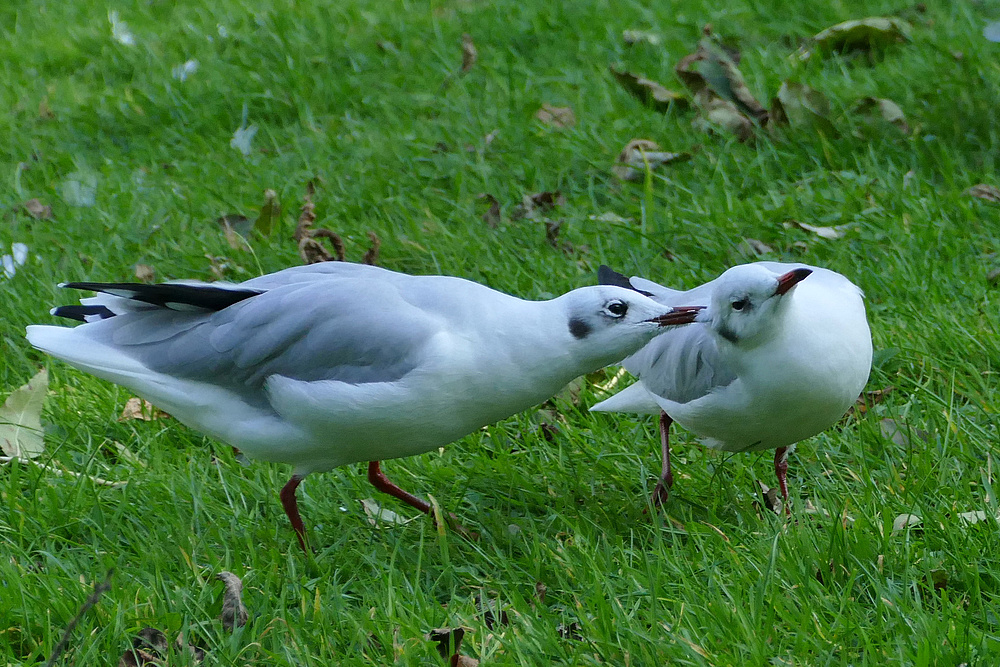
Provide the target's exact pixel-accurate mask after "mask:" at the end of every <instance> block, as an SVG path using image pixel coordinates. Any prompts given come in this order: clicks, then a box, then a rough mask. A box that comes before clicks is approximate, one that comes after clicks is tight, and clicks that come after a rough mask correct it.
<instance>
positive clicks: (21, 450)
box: [0, 369, 49, 459]
mask: <svg viewBox="0 0 1000 667" xmlns="http://www.w3.org/2000/svg"><path fill="white" fill-rule="evenodd" d="M48 390H49V373H48V371H47V370H45V369H42V370H40V371H39V372H38V373H36V374H35V376H34V377H33V378H31V379H30V380H28V382H27V384H25V385H22V386H21V387H19V388H18V389H15V390H14V391H12V392H11V393H10V396H8V397H7V400H6V401H5V402H4V404H3V406H2V407H0V450H3V453H4V454H6V455H7V456H10V457H13V458H19V459H33V458H35V457H36V456H38V455H39V454H41V453H42V452H43V451H45V441H44V438H43V434H42V410H43V409H44V408H45V400H46V397H47V394H48Z"/></svg>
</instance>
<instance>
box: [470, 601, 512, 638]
mask: <svg viewBox="0 0 1000 667" xmlns="http://www.w3.org/2000/svg"><path fill="white" fill-rule="evenodd" d="M476 612H477V614H478V615H479V617H480V618H481V619H482V621H483V625H485V626H486V627H487V629H489V630H492V629H494V628H495V627H497V626H498V625H510V618H509V617H508V616H507V610H506V609H504V608H503V607H502V606H501V605H500V599H499V598H496V599H494V598H492V597H490V596H488V595H484V594H483V592H482V591H480V592H479V593H477V594H476Z"/></svg>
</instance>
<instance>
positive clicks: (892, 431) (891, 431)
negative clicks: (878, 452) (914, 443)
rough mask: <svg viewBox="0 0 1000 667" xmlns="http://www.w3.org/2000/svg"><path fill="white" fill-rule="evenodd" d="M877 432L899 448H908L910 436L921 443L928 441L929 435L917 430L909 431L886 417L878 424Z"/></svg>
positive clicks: (905, 426) (907, 427) (905, 425)
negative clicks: (915, 437) (913, 436)
mask: <svg viewBox="0 0 1000 667" xmlns="http://www.w3.org/2000/svg"><path fill="white" fill-rule="evenodd" d="M879 431H880V432H881V433H882V437H883V438H885V439H886V440H890V441H892V442H894V443H896V444H897V445H899V446H900V447H909V446H910V434H913V435H915V436H917V439H918V440H921V441H923V442H928V441H929V440H930V434H929V433H928V432H927V431H924V430H922V429H919V428H914V429H911V428H910V427H909V426H908V425H907V424H901V423H899V422H897V421H896V420H895V419H890V418H888V417H886V418H885V419H883V420H882V421H880V422H879Z"/></svg>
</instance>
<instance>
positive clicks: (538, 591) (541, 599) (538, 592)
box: [535, 581, 549, 604]
mask: <svg viewBox="0 0 1000 667" xmlns="http://www.w3.org/2000/svg"><path fill="white" fill-rule="evenodd" d="M548 590H549V587H548V586H546V585H545V584H543V583H542V582H540V581H536V582H535V599H536V600H538V603H539V604H545V594H546V593H547V592H548Z"/></svg>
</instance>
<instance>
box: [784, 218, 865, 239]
mask: <svg viewBox="0 0 1000 667" xmlns="http://www.w3.org/2000/svg"><path fill="white" fill-rule="evenodd" d="M784 226H785V229H791V228H798V229H801V230H802V231H805V232H811V233H813V234H815V235H816V236H819V237H820V238H824V239H828V240H830V241H836V240H837V239H839V238H842V237H843V236H844V235H845V234H846V233H847V230H848V229H849V228H850V226H849V225H835V226H833V227H818V226H816V225H810V224H807V223H805V222H799V221H798V220H787V221H785V223H784Z"/></svg>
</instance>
